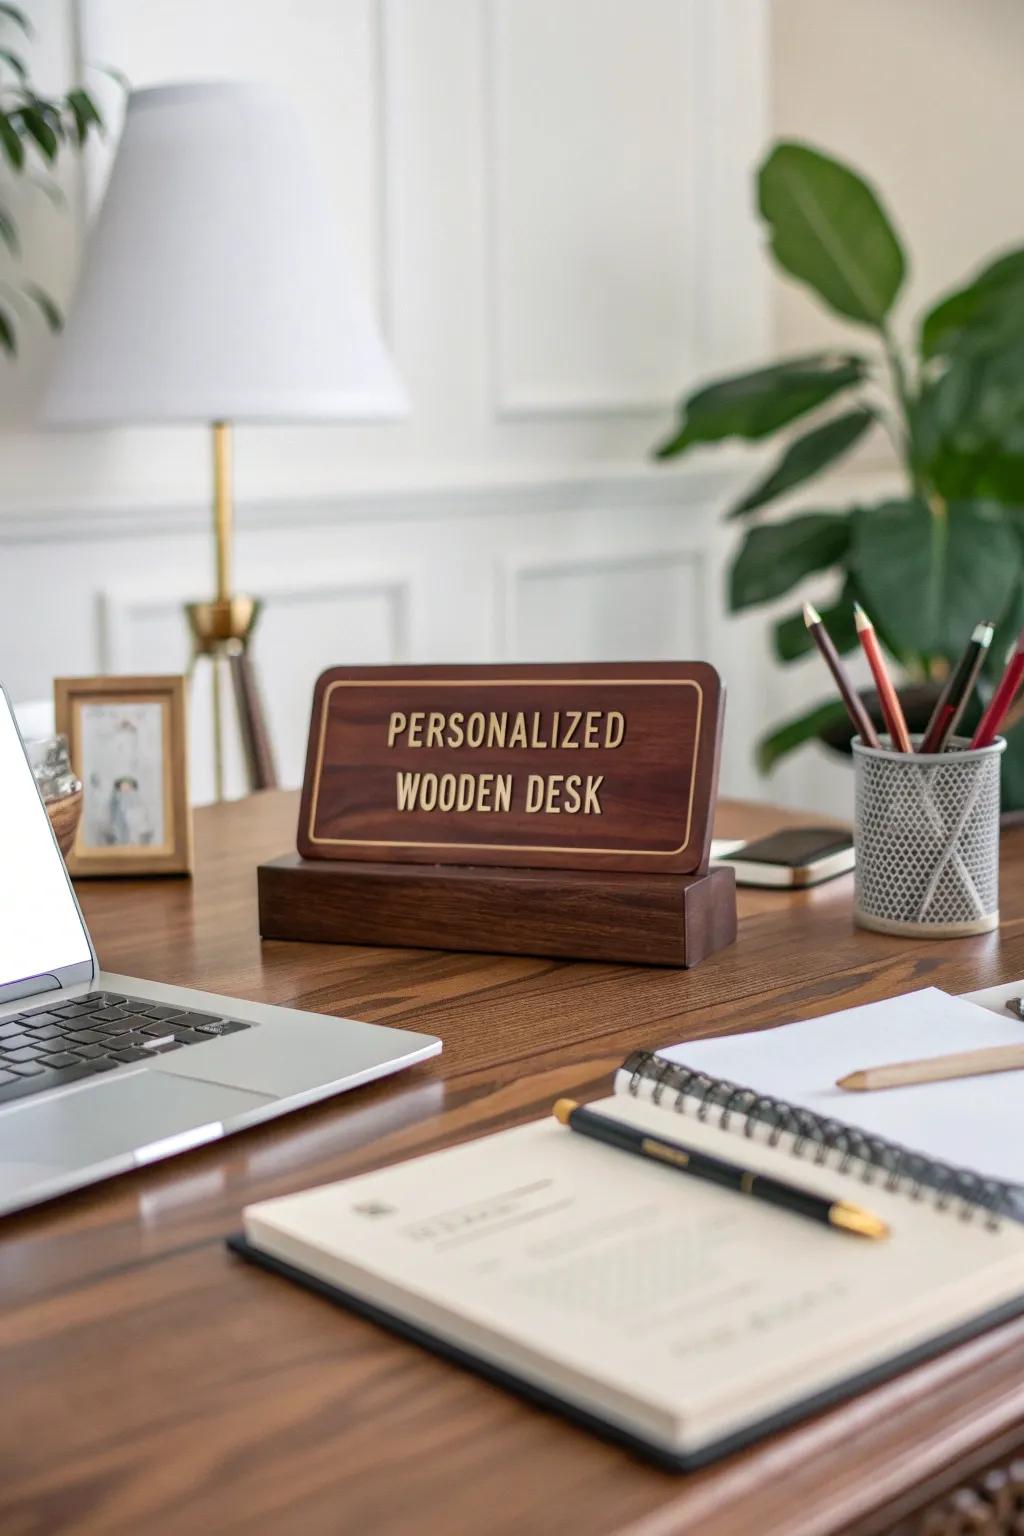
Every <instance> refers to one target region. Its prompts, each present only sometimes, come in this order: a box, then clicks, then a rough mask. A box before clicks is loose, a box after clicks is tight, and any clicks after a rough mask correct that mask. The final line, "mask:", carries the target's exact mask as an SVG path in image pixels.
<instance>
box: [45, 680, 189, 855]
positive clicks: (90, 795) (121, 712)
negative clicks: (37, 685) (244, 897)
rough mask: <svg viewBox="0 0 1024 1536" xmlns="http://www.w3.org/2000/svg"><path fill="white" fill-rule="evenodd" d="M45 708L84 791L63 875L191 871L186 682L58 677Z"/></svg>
mask: <svg viewBox="0 0 1024 1536" xmlns="http://www.w3.org/2000/svg"><path fill="white" fill-rule="evenodd" d="M54 704H55V711H56V724H57V730H58V732H60V733H61V734H62V735H64V736H66V737H67V740H68V749H69V754H70V757H71V763H72V766H73V768H74V770H75V772H76V773H77V775H78V777H79V778H80V779H81V781H82V786H83V807H82V819H81V822H80V824H79V828H78V834H77V836H76V838H75V842H74V846H73V848H72V850H71V853H70V854H69V856H68V861H67V863H68V869H69V871H70V873H71V874H72V875H76V876H77V875H129V876H135V875H183V874H189V873H191V870H192V811H191V807H190V805H189V797H188V726H187V700H186V681H185V678H184V677H180V676H158V677H59V678H57V679H56V681H55V683H54Z"/></svg>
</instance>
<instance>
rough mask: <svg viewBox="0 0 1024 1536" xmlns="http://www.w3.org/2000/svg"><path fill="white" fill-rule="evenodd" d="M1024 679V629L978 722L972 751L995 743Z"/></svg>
mask: <svg viewBox="0 0 1024 1536" xmlns="http://www.w3.org/2000/svg"><path fill="white" fill-rule="evenodd" d="M1022 677H1024V629H1022V630H1021V632H1020V634H1019V635H1018V636H1017V644H1016V645H1015V646H1014V648H1013V654H1012V656H1011V657H1010V659H1009V661H1008V662H1007V663H1006V670H1005V671H1004V673H1003V675H1002V677H1001V678H1000V679H999V682H998V684H997V685H996V691H995V693H994V694H993V695H992V697H991V698H990V699H989V701H988V706H987V707H986V709H985V713H984V714H983V715H982V717H981V719H980V720H979V721H978V729H977V730H976V731H975V733H974V738H973V740H972V742H971V750H972V751H973V750H974V749H975V748H976V747H990V746H991V745H992V743H993V742H994V741H995V739H996V737H997V736H998V735H999V732H1000V729H1001V728H1002V724H1003V721H1004V720H1005V719H1006V716H1007V714H1008V713H1009V710H1010V705H1011V704H1012V703H1013V701H1014V698H1015V697H1016V694H1017V689H1018V688H1019V687H1020V682H1021V678H1022Z"/></svg>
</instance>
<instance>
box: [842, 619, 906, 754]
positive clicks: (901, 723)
mask: <svg viewBox="0 0 1024 1536" xmlns="http://www.w3.org/2000/svg"><path fill="white" fill-rule="evenodd" d="M853 616H854V619H855V620H856V624H857V635H858V637H859V639H860V643H861V646H862V648H863V651H864V654H865V656H866V657H867V659H868V665H869V667H870V668H871V673H872V676H873V677H874V679H875V687H876V688H877V690H878V702H879V703H880V704H881V706H882V714H883V716H884V717H885V723H886V726H887V728H888V731H889V740H890V742H891V744H892V748H893V751H895V752H910V751H912V750H913V749H912V747H911V745H910V735H909V733H908V731H907V722H906V720H904V718H903V710H902V709H901V708H900V701H899V699H898V698H897V697H896V689H895V688H894V687H893V685H892V678H891V677H890V676H889V669H888V667H887V666H886V664H885V657H884V656H883V655H882V647H881V646H880V645H879V643H878V636H877V635H876V634H875V626H874V625H873V624H872V622H871V620H870V619H869V618H868V616H867V614H866V613H865V612H864V609H863V608H862V607H861V605H860V603H854V605H853Z"/></svg>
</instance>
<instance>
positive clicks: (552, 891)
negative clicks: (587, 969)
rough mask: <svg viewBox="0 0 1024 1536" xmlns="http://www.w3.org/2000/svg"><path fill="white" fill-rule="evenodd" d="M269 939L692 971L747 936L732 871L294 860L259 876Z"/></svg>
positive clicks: (287, 858)
mask: <svg viewBox="0 0 1024 1536" xmlns="http://www.w3.org/2000/svg"><path fill="white" fill-rule="evenodd" d="M258 881H259V912H260V933H261V934H262V936H263V937H264V938H265V939H305V940H310V941H313V942H315V943H332V944H373V945H376V944H385V945H388V946H390V947H393V948H402V949H404V948H412V949H459V950H479V951H483V952H484V953H488V954H506V955H550V956H552V957H557V958H561V959H566V958H568V959H578V960H613V961H618V962H625V963H631V964H637V965H672V966H692V965H696V964H697V963H698V962H699V961H700V960H703V959H704V958H705V957H706V956H707V955H710V954H713V953H714V951H715V950H718V949H723V948H724V947H725V946H726V945H727V944H731V943H732V942H733V940H734V939H735V937H736V894H735V883H734V879H733V872H732V870H731V869H713V870H710V871H705V872H704V873H703V874H699V873H698V874H689V875H650V874H643V873H639V872H631V873H628V874H620V873H616V872H614V871H609V872H604V871H599V870H575V869H530V868H513V869H502V868H498V867H493V866H492V867H488V866H485V865H437V864H384V863H369V862H365V861H355V860H353V861H351V862H344V861H340V860H323V859H321V860H313V859H303V858H300V856H299V855H298V854H297V853H289V854H285V855H284V857H283V858H279V859H272V860H271V861H270V862H269V863H267V864H261V865H260V867H259V870H258Z"/></svg>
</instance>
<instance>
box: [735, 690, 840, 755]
mask: <svg viewBox="0 0 1024 1536" xmlns="http://www.w3.org/2000/svg"><path fill="white" fill-rule="evenodd" d="M845 719H846V708H845V706H844V704H843V702H842V700H841V699H830V700H829V701H828V702H827V703H826V704H816V705H815V706H814V708H813V709H811V710H808V712H807V713H806V714H805V715H798V716H797V718H796V719H795V720H787V721H785V723H784V724H782V725H777V726H776V727H775V729H774V730H773V731H769V732H768V735H767V736H762V737H761V740H760V741H759V742H758V744H757V753H756V756H757V766H758V767H759V768H760V770H761V772H762V773H769V772H770V771H771V769H772V768H774V767H775V764H776V763H777V762H778V761H779V759H780V758H783V757H785V756H786V755H787V754H788V753H790V752H793V751H795V750H796V748H797V747H802V746H803V744H804V742H805V741H817V739H818V737H819V736H820V735H821V733H822V731H826V730H828V729H829V727H830V726H834V725H838V724H840V723H841V722H842V721H843V720H845Z"/></svg>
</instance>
